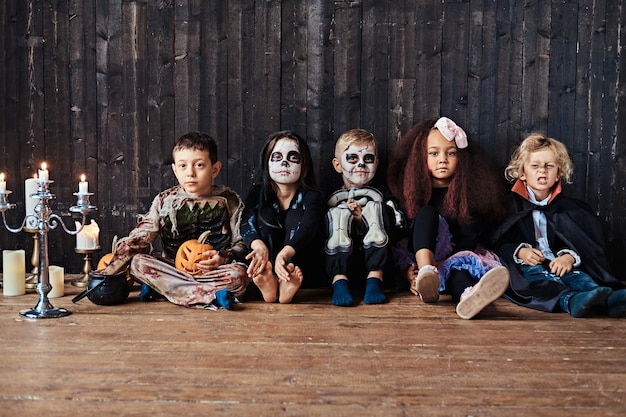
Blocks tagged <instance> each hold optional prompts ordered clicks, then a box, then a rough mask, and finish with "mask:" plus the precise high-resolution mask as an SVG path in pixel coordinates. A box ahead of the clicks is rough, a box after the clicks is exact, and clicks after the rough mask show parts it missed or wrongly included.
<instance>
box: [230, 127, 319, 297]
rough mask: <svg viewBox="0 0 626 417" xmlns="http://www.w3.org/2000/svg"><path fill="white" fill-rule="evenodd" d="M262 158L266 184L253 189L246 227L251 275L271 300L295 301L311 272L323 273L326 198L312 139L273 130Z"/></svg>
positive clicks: (243, 225) (243, 224) (312, 276)
mask: <svg viewBox="0 0 626 417" xmlns="http://www.w3.org/2000/svg"><path fill="white" fill-rule="evenodd" d="M261 158H262V160H261V175H262V180H261V184H259V185H257V186H255V187H253V188H252V189H251V190H250V192H249V193H248V196H247V198H246V201H245V208H244V213H243V216H242V222H241V227H240V230H241V235H242V238H243V240H244V242H245V243H246V244H247V245H248V247H249V248H250V249H251V252H250V253H249V254H248V256H247V257H246V259H248V260H249V261H250V265H249V267H248V275H249V276H250V277H251V278H252V280H253V282H254V283H255V284H256V286H257V287H258V288H259V290H260V292H261V294H262V296H263V299H264V300H265V301H266V302H269V303H272V302H275V301H276V300H278V301H279V302H280V303H289V302H291V301H292V299H293V297H294V295H295V294H296V292H297V291H298V289H299V288H300V286H301V285H302V282H303V280H304V278H305V277H306V278H307V281H311V280H313V281H315V278H316V277H317V276H319V275H320V272H321V271H318V270H316V268H317V267H318V265H319V261H320V259H321V234H320V233H319V223H320V222H321V220H322V216H323V199H322V194H321V192H320V191H318V190H317V189H316V182H315V177H314V173H313V163H312V159H311V153H310V151H309V148H308V146H307V143H306V142H305V141H304V139H302V138H301V137H300V136H298V135H297V134H295V133H294V132H291V131H288V130H285V131H280V132H274V133H272V134H270V135H269V136H268V137H267V139H266V141H265V144H264V146H263V150H262V152H261ZM316 255H317V256H316Z"/></svg>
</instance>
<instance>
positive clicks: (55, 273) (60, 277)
mask: <svg viewBox="0 0 626 417" xmlns="http://www.w3.org/2000/svg"><path fill="white" fill-rule="evenodd" d="M48 275H49V282H50V285H51V286H52V289H51V290H50V292H49V293H48V298H58V297H63V295H65V276H64V275H65V269H64V268H63V267H62V266H56V265H50V266H49V267H48Z"/></svg>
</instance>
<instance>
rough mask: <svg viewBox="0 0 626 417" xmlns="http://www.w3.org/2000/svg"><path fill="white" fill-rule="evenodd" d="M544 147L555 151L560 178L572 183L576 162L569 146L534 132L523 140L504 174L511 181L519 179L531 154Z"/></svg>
mask: <svg viewBox="0 0 626 417" xmlns="http://www.w3.org/2000/svg"><path fill="white" fill-rule="evenodd" d="M542 149H550V150H551V151H552V152H554V156H555V157H556V163H557V165H558V168H559V178H561V180H563V181H565V182H566V183H568V184H571V183H572V175H573V174H574V164H573V163H572V160H571V158H570V156H569V154H568V152H567V148H566V147H565V145H564V144H563V143H562V142H559V141H558V140H556V139H552V138H549V137H546V136H544V135H541V134H539V133H533V134H531V135H530V136H528V137H527V138H526V139H524V140H523V141H522V143H521V144H520V145H519V146H518V148H517V149H515V152H514V153H513V157H512V158H511V162H509V165H508V166H507V167H506V168H505V170H504V176H505V178H506V179H507V181H509V182H514V181H515V180H517V179H518V178H519V177H520V176H521V175H522V172H523V171H524V163H525V162H526V161H528V158H529V157H530V154H531V153H533V152H537V151H540V150H542Z"/></svg>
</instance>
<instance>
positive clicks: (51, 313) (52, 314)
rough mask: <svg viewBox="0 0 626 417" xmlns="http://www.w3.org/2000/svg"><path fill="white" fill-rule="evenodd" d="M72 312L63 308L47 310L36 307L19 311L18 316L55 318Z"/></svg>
mask: <svg viewBox="0 0 626 417" xmlns="http://www.w3.org/2000/svg"><path fill="white" fill-rule="evenodd" d="M70 314H72V312H71V311H68V310H66V309H64V308H50V309H47V310H38V309H37V308H29V309H28V310H22V311H20V316H22V317H26V318H28V319H56V318H59V317H65V316H69V315H70Z"/></svg>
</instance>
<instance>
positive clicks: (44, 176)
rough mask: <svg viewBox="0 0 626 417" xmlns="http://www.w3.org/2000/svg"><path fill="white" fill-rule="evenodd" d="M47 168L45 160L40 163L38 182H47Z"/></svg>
mask: <svg viewBox="0 0 626 417" xmlns="http://www.w3.org/2000/svg"><path fill="white" fill-rule="evenodd" d="M48 179H49V178H48V169H47V165H46V163H45V162H42V163H41V169H40V170H39V182H48Z"/></svg>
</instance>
